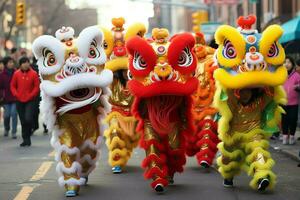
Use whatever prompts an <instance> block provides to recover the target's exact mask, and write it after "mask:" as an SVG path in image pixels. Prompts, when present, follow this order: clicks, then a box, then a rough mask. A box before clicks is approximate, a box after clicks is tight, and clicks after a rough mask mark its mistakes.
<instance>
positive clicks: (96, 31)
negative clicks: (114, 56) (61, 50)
mask: <svg viewBox="0 0 300 200" xmlns="http://www.w3.org/2000/svg"><path fill="white" fill-rule="evenodd" d="M93 40H95V41H96V43H97V46H96V49H97V51H98V53H99V54H100V55H99V56H98V57H96V58H89V57H88V54H89V50H90V47H91V43H92V41H93ZM76 43H77V47H78V52H79V55H80V56H81V57H83V58H86V62H87V63H89V64H93V65H102V64H104V63H105V62H106V54H105V51H104V49H103V47H102V43H103V33H102V31H101V29H100V28H98V27H97V26H90V27H87V28H85V29H83V30H82V31H81V33H80V34H79V36H78V38H77V41H76Z"/></svg>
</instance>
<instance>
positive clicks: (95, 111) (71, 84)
mask: <svg viewBox="0 0 300 200" xmlns="http://www.w3.org/2000/svg"><path fill="white" fill-rule="evenodd" d="M55 35H56V38H55V37H52V36H49V35H43V36H40V37H39V38H37V39H36V40H35V41H34V43H33V52H34V55H35V57H36V58H37V60H38V67H39V72H40V78H41V86H40V87H41V91H42V102H41V109H42V113H43V114H44V121H45V123H46V124H47V127H48V129H49V130H50V131H52V138H51V144H52V146H53V147H54V149H55V151H56V160H57V161H58V165H57V168H56V170H57V172H58V173H59V174H60V176H61V177H60V178H59V184H60V185H61V186H64V187H65V188H66V196H76V195H77V194H78V191H79V187H80V185H83V184H85V183H86V182H87V178H88V175H89V174H90V172H91V171H92V170H93V169H94V168H95V165H96V162H97V161H98V149H99V148H100V128H101V127H100V121H101V120H102V119H103V118H104V117H105V115H106V113H107V112H109V111H110V105H109V103H108V95H109V94H110V90H109V88H108V85H109V84H111V82H112V79H113V74H112V72H111V71H110V70H107V69H104V64H105V61H106V55H105V52H104V49H103V47H102V43H103V41H102V40H103V34H102V32H101V30H100V29H99V28H98V27H95V26H92V27H88V28H86V29H84V30H83V31H82V32H81V33H80V34H79V36H78V38H74V30H73V29H72V28H71V27H63V28H62V29H59V30H58V31H57V32H56V34H55Z"/></svg>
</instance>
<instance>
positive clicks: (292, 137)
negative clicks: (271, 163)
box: [289, 135, 296, 145]
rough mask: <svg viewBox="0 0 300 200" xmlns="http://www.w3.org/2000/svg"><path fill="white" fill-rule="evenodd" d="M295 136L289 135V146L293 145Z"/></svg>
mask: <svg viewBox="0 0 300 200" xmlns="http://www.w3.org/2000/svg"><path fill="white" fill-rule="evenodd" d="M295 142H296V141H295V136H294V135H290V138H289V144H292V145H293V144H295Z"/></svg>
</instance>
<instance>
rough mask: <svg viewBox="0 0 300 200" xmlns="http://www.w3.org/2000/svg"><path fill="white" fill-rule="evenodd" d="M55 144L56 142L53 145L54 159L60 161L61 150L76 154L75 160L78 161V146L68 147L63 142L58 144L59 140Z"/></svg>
mask: <svg viewBox="0 0 300 200" xmlns="http://www.w3.org/2000/svg"><path fill="white" fill-rule="evenodd" d="M55 144H57V145H56V146H55V151H56V153H55V160H56V161H61V154H62V152H66V153H67V154H68V155H74V154H76V160H77V161H79V160H80V150H79V148H78V147H73V148H70V147H68V146H67V145H65V144H63V145H59V142H56V143H55Z"/></svg>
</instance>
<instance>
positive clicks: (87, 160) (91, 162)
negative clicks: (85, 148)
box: [80, 152, 100, 165]
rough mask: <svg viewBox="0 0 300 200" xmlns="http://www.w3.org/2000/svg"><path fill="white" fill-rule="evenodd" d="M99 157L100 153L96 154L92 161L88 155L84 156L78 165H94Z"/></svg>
mask: <svg viewBox="0 0 300 200" xmlns="http://www.w3.org/2000/svg"><path fill="white" fill-rule="evenodd" d="M99 155H100V153H99V152H97V155H96V157H95V158H94V159H92V157H91V155H90V154H86V155H84V156H83V157H81V158H80V163H84V162H87V163H89V164H90V165H95V164H96V163H97V161H98V159H99Z"/></svg>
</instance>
